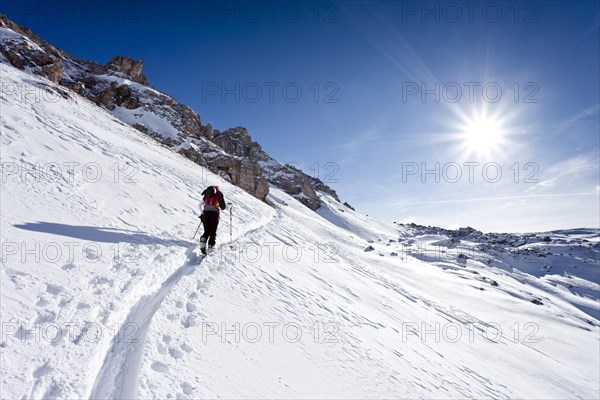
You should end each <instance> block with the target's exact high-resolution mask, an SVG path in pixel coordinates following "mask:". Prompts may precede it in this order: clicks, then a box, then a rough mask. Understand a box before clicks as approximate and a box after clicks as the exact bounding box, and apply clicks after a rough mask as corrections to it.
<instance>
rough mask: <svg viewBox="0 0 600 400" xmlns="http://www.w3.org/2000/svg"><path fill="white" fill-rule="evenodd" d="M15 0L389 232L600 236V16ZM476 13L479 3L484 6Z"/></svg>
mask: <svg viewBox="0 0 600 400" xmlns="http://www.w3.org/2000/svg"><path fill="white" fill-rule="evenodd" d="M469 4H471V3H469V2H421V1H392V2H359V1H348V2H313V1H306V2H298V1H284V2H268V1H249V2H233V1H230V2H218V1H169V2H163V1H152V0H150V1H145V2H137V1H122V2H117V1H112V2H111V1H109V2H100V1H87V2H86V1H84V2H65V3H61V2H57V1H48V2H33V1H29V2H28V1H15V0H8V1H3V2H2V6H0V10H1V11H2V12H3V13H6V14H7V15H8V16H9V18H12V19H13V20H15V21H16V22H18V23H20V24H22V25H25V26H26V27H28V28H30V29H32V30H33V31H34V32H35V33H37V34H38V35H39V36H41V37H43V38H44V39H46V40H48V41H49V42H51V43H53V44H54V45H56V46H57V47H59V48H62V49H64V50H65V51H67V52H69V53H71V54H74V55H76V56H78V57H81V58H87V59H92V60H94V61H96V62H99V63H105V62H106V61H108V60H109V59H110V58H111V57H112V56H114V55H116V54H121V55H130V56H132V57H133V58H136V59H140V58H141V59H143V60H144V72H145V74H146V75H147V76H148V78H149V80H150V83H151V84H152V85H153V86H155V87H156V88H158V89H160V90H162V91H164V92H166V93H168V94H170V95H171V96H173V97H174V98H176V99H177V100H178V101H180V102H182V103H185V104H188V105H189V106H191V107H192V108H193V109H194V110H196V111H197V112H198V113H199V114H200V116H201V118H202V120H203V122H204V123H211V124H212V125H213V127H215V128H217V129H221V130H223V129H227V128H228V127H233V126H238V125H242V126H245V127H247V128H248V129H249V131H250V133H251V135H252V136H253V138H254V139H255V140H257V141H258V142H260V143H261V144H262V145H263V147H264V148H265V150H266V151H267V152H269V153H270V154H271V155H273V156H274V157H275V158H277V159H279V160H280V161H282V162H287V163H295V164H297V165H299V166H301V167H302V168H303V169H304V170H305V171H306V172H307V173H311V174H313V175H316V176H319V177H320V178H321V179H323V180H324V181H326V183H328V184H330V186H332V187H333V188H334V189H336V190H337V191H338V194H339V195H340V197H341V198H342V200H344V201H348V202H349V203H350V204H352V205H353V206H355V207H356V208H357V210H359V211H361V212H363V213H366V214H369V215H372V216H376V217H378V218H381V219H384V220H389V221H398V222H401V221H404V222H407V221H411V222H416V223H421V224H425V225H429V224H431V225H438V226H444V227H458V226H467V225H469V226H473V227H475V228H478V229H481V230H484V231H534V230H549V229H558V228H569V227H580V226H586V227H598V226H599V225H600V206H599V192H600V189H599V185H600V182H599V181H600V172H599V151H600V142H599V141H600V82H599V76H600V73H599V49H600V39H599V38H600V31H599V6H598V4H599V3H598V2H593V1H571V2H559V1H547V2H513V1H497V2H486V1H479V2H476V5H474V6H470V5H469ZM471 7H472V8H471Z"/></svg>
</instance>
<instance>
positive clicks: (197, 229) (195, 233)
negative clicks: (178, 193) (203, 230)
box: [192, 219, 202, 240]
mask: <svg viewBox="0 0 600 400" xmlns="http://www.w3.org/2000/svg"><path fill="white" fill-rule="evenodd" d="M200 225H202V219H200V224H199V225H198V228H196V232H194V237H192V240H194V239H196V235H197V234H198V231H199V230H200Z"/></svg>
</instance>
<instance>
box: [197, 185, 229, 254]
mask: <svg viewBox="0 0 600 400" xmlns="http://www.w3.org/2000/svg"><path fill="white" fill-rule="evenodd" d="M226 207H227V205H226V204H225V198H224V197H223V192H221V190H219V187H218V186H209V187H207V188H206V189H205V190H204V192H202V202H201V203H200V210H201V211H202V214H200V220H201V221H202V225H204V233H203V234H202V236H201V237H200V250H201V251H202V254H206V244H207V242H208V248H209V250H210V249H212V248H213V247H214V246H215V240H216V238H217V227H218V226H219V213H220V211H221V210H224V209H225V208H226Z"/></svg>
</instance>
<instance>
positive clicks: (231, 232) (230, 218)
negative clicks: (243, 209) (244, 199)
mask: <svg viewBox="0 0 600 400" xmlns="http://www.w3.org/2000/svg"><path fill="white" fill-rule="evenodd" d="M232 211H233V204H230V205H229V243H231V242H233V225H232V221H233V218H232V215H231V214H232Z"/></svg>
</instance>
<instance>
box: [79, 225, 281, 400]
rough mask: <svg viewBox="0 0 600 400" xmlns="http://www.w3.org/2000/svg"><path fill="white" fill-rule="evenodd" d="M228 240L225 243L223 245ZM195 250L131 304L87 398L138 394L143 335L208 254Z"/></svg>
mask: <svg viewBox="0 0 600 400" xmlns="http://www.w3.org/2000/svg"><path fill="white" fill-rule="evenodd" d="M278 215H279V213H278ZM274 221H276V218H273V219H272V220H271V221H269V222H267V223H265V224H264V225H263V226H260V227H257V228H254V229H251V230H250V231H248V232H246V233H244V236H251V235H252V234H253V233H255V232H256V231H260V230H263V229H266V228H267V227H268V226H269V225H270V224H272V223H273V222H274ZM230 244H231V243H225V244H223V246H227V245H230ZM198 251H199V249H198V247H197V245H194V246H192V247H190V248H188V250H187V252H186V262H185V263H184V264H183V265H182V266H181V267H179V268H178V269H177V270H176V271H175V272H173V273H172V274H171V275H170V276H169V277H168V278H167V279H166V280H165V281H164V282H162V284H161V286H160V288H159V289H158V290H157V291H156V292H155V293H153V294H150V295H146V296H144V297H142V298H141V299H140V300H139V301H138V302H137V303H135V304H134V305H133V307H131V309H130V311H129V312H128V313H127V317H126V318H125V321H123V323H122V325H120V326H121V329H120V331H119V332H118V333H117V334H116V335H115V337H114V338H113V341H112V344H111V346H110V349H109V350H108V351H107V353H106V355H105V357H104V361H103V363H102V366H101V367H100V370H99V371H98V374H97V375H96V379H95V380H94V385H93V387H92V390H91V393H90V395H89V396H88V398H90V399H134V398H137V393H136V389H137V387H138V378H139V370H140V367H141V364H142V360H143V353H144V346H145V344H146V336H147V334H148V330H149V329H150V327H151V324H152V317H153V316H154V314H155V313H156V311H157V310H158V309H159V307H160V305H161V304H162V302H163V300H164V299H165V298H166V297H167V296H168V295H169V293H170V292H171V290H172V289H173V288H174V287H175V286H176V285H177V283H178V282H179V281H180V280H181V278H182V277H184V276H185V275H190V274H192V273H193V272H194V270H195V269H196V268H197V267H199V266H201V265H202V261H203V260H204V259H205V257H207V256H205V255H202V254H198ZM209 255H210V254H209ZM132 327H133V328H134V331H133V332H132V333H133V334H134V339H133V338H132V339H128V338H129V337H130V336H131V334H132V333H130V330H131V328H132Z"/></svg>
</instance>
